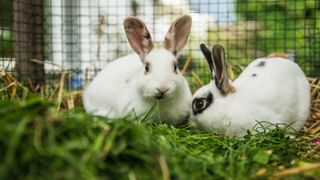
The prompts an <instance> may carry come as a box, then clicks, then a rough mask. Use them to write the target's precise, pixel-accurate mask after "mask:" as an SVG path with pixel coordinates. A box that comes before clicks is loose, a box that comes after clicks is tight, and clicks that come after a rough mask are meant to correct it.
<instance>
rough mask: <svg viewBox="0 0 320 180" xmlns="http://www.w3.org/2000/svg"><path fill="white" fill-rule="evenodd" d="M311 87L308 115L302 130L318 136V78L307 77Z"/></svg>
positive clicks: (319, 86)
mask: <svg viewBox="0 0 320 180" xmlns="http://www.w3.org/2000/svg"><path fill="white" fill-rule="evenodd" d="M308 80H309V82H310V87H311V107H310V117H309V119H308V121H307V122H306V124H305V127H304V129H303V131H304V132H305V133H307V134H312V135H315V136H316V137H319V136H320V79H319V78H308Z"/></svg>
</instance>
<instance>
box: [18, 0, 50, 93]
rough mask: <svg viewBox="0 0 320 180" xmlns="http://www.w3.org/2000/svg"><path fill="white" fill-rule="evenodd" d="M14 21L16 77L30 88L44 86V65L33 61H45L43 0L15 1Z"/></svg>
mask: <svg viewBox="0 0 320 180" xmlns="http://www.w3.org/2000/svg"><path fill="white" fill-rule="evenodd" d="M13 19H14V20H13V21H14V23H13V31H14V57H15V60H16V77H17V79H18V80H20V81H21V82H22V83H24V84H27V85H28V86H30V82H31V83H32V84H33V85H32V86H34V87H35V86H37V85H44V83H45V71H44V64H43V63H35V62H34V61H32V60H34V59H36V60H40V61H43V60H44V27H43V21H44V17H43V0H14V1H13ZM28 82H29V83H28Z"/></svg>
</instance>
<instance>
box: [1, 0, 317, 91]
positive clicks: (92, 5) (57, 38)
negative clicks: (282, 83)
mask: <svg viewBox="0 0 320 180" xmlns="http://www.w3.org/2000/svg"><path fill="white" fill-rule="evenodd" d="M16 1H19V0H16ZM20 1H23V0H20ZM24 1H25V0H24ZM1 2H2V3H3V5H4V6H2V5H1V6H0V8H1V11H0V12H1V20H0V23H1V25H0V28H1V29H0V31H1V36H0V55H1V57H2V58H1V61H0V62H1V64H2V66H5V68H7V69H8V70H10V68H11V69H12V68H14V66H13V65H12V64H14V61H15V58H16V57H15V56H16V55H15V51H19V50H17V49H15V48H14V45H15V44H16V43H17V42H16V41H14V40H13V37H12V36H13V34H14V31H15V29H14V27H13V24H14V23H17V22H13V21H14V18H13V16H14V14H15V13H17V12H16V11H15V10H13V9H10V7H12V5H6V4H10V2H11V1H6V0H2V1H1ZM11 3H12V2H11ZM29 3H31V2H29ZM31 6H32V3H31ZM42 7H43V35H42V36H41V37H42V38H43V46H44V47H43V59H39V60H40V61H45V63H44V72H45V76H46V83H47V84H50V83H51V82H52V81H53V80H55V79H57V78H58V77H59V74H60V73H61V70H62V69H63V71H66V72H69V76H68V77H69V79H68V80H69V84H70V86H71V87H73V88H82V87H83V85H84V84H85V83H86V81H90V79H92V78H93V77H94V75H95V74H96V73H98V72H99V71H100V70H101V69H102V68H103V67H104V66H105V65H106V64H107V63H108V62H110V61H112V60H114V59H116V58H118V57H120V56H123V55H125V54H127V53H130V52H132V50H131V48H130V47H129V44H128V43H127V40H126V37H125V34H124V30H123V27H122V22H123V19H124V18H125V17H126V16H129V15H136V16H139V17H140V18H141V19H142V20H143V21H144V22H145V23H146V25H147V27H148V29H149V31H150V32H151V35H152V38H153V40H154V41H155V42H156V44H158V46H160V45H161V43H162V40H163V38H164V34H165V33H166V31H167V29H168V27H169V25H170V23H171V22H172V21H173V19H174V18H176V17H177V16H179V15H181V14H184V13H191V14H192V17H193V27H192V32H191V34H190V37H189V41H188V43H187V45H186V47H185V48H184V51H183V53H182V56H181V58H180V59H181V64H183V63H184V62H185V61H186V59H188V58H191V65H190V66H189V71H188V74H187V75H190V76H191V73H192V72H193V74H197V75H198V76H199V77H200V78H201V79H203V80H204V82H206V81H208V78H207V77H209V76H208V74H207V73H208V72H207V70H208V68H207V67H206V64H205V61H204V60H203V59H204V58H203V56H202V55H201V53H200V51H199V44H200V43H201V42H205V43H207V44H208V45H209V46H212V45H214V44H216V43H220V44H222V45H224V47H225V49H226V52H227V59H228V61H229V63H230V64H233V65H234V66H232V68H238V69H242V68H243V67H245V65H246V64H248V63H249V62H250V61H252V60H253V59H255V58H257V57H262V56H266V55H268V54H270V53H274V52H286V53H290V54H292V55H293V56H294V59H295V61H296V62H298V63H299V65H300V66H301V67H302V68H303V70H304V71H305V72H306V74H307V75H309V76H319V75H320V58H319V57H320V2H318V1H317V0H303V1H302V0H280V1H273V0H189V1H187V0H179V1H168V0H156V1H153V0H131V1H127V0H117V1H115V0H105V1H100V0H91V1H90V0H73V1H53V0H45V1H43V6H42ZM19 13H24V11H22V10H21V9H20V10H19ZM33 15H34V16H37V14H33ZM28 33H29V35H31V36H32V35H34V36H39V35H38V34H37V33H35V32H28ZM6 34H9V36H10V38H8V37H6V36H8V35H6ZM30 46H32V44H30ZM20 51H23V50H20ZM31 73H32V72H31Z"/></svg>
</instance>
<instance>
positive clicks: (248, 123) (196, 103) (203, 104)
mask: <svg viewBox="0 0 320 180" xmlns="http://www.w3.org/2000/svg"><path fill="white" fill-rule="evenodd" d="M200 49H201V51H202V53H203V54H204V56H205V57H206V59H207V62H208V64H209V68H210V70H211V73H212V77H213V78H212V81H211V82H210V83H209V84H207V85H206V86H204V87H202V88H200V89H199V90H198V91H197V92H196V93H195V94H194V96H193V102H192V111H193V113H192V114H193V117H192V122H193V123H194V124H196V125H197V126H198V128H202V129H214V130H217V131H218V132H220V133H225V134H229V135H239V136H241V135H244V134H246V131H247V130H248V129H249V130H252V128H253V127H254V126H255V125H256V124H257V121H265V122H268V123H272V124H277V123H281V124H283V123H284V124H288V125H289V124H292V128H293V129H294V130H297V131H298V130H300V129H301V128H302V127H303V125H304V123H305V121H306V120H307V118H308V116H309V107H310V86H309V83H308V81H307V79H306V77H305V75H304V73H303V71H302V70H301V69H300V68H299V66H298V65H297V64H296V63H294V62H293V61H291V60H288V59H284V58H280V57H266V58H259V59H256V60H254V61H253V62H252V63H250V64H249V65H248V67H247V68H246V69H245V70H244V71H243V72H242V73H241V74H240V76H239V77H238V78H237V79H235V80H234V81H233V82H232V81H231V80H229V79H228V73H227V65H226V62H225V52H224V49H223V47H222V46H221V45H216V46H214V47H213V48H212V51H211V52H210V50H209V49H208V48H207V47H206V46H205V45H204V44H201V45H200Z"/></svg>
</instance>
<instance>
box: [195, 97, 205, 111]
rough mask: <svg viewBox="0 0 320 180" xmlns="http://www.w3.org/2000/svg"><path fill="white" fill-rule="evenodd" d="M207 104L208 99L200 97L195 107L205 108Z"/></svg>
mask: <svg viewBox="0 0 320 180" xmlns="http://www.w3.org/2000/svg"><path fill="white" fill-rule="evenodd" d="M206 105H207V101H206V100H205V99H199V101H196V103H195V109H203V108H205V107H206Z"/></svg>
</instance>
